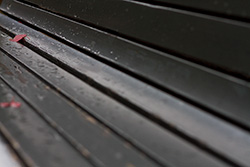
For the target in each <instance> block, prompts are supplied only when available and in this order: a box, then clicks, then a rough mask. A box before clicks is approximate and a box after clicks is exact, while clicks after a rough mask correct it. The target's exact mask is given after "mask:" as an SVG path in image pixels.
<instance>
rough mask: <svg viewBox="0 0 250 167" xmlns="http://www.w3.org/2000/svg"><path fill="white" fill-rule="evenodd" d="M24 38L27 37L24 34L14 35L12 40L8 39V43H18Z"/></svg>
mask: <svg viewBox="0 0 250 167" xmlns="http://www.w3.org/2000/svg"><path fill="white" fill-rule="evenodd" d="M26 36H27V35H26V34H20V35H16V36H15V37H14V38H13V39H10V41H12V42H19V41H20V40H22V39H23V38H25V37H26Z"/></svg>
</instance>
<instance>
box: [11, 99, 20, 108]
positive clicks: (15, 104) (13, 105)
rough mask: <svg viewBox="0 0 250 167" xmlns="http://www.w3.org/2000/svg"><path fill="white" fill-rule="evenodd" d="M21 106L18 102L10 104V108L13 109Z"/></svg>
mask: <svg viewBox="0 0 250 167" xmlns="http://www.w3.org/2000/svg"><path fill="white" fill-rule="evenodd" d="M20 106H21V103H19V102H14V101H12V102H10V107H13V108H19V107H20Z"/></svg>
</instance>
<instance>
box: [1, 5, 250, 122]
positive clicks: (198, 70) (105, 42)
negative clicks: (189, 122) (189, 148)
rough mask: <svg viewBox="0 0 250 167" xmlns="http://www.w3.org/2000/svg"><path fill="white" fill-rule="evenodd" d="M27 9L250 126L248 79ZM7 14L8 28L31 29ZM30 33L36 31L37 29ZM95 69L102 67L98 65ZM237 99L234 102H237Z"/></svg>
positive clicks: (89, 46) (98, 52) (51, 26)
mask: <svg viewBox="0 0 250 167" xmlns="http://www.w3.org/2000/svg"><path fill="white" fill-rule="evenodd" d="M24 9H25V10H27V11H29V12H30V13H33V12H34V14H35V15H36V19H37V20H39V22H38V24H39V26H40V27H41V28H43V29H45V30H48V31H54V30H58V31H57V32H58V33H59V32H62V34H61V35H60V34H58V35H59V36H61V37H62V38H63V36H62V35H68V36H67V38H66V40H67V41H68V40H69V41H73V40H77V41H78V42H82V47H83V48H85V49H86V50H88V51H90V52H92V53H93V54H94V55H92V56H93V57H97V58H100V57H101V58H103V59H105V60H108V61H109V62H112V64H116V65H117V66H119V67H122V68H123V69H126V70H128V71H130V72H132V73H133V74H134V73H135V74H136V75H138V76H140V77H142V78H145V79H146V80H149V81H150V83H155V84H156V86H157V87H158V85H160V87H163V89H167V90H170V91H173V92H174V93H176V94H178V95H180V96H182V97H183V98H185V99H190V100H191V101H193V102H194V103H196V104H200V105H202V106H205V107H206V108H209V109H212V110H214V112H215V113H216V114H219V115H222V116H223V117H227V118H229V119H230V120H232V121H235V122H237V123H238V124H242V125H243V126H247V127H249V125H250V123H249V121H248V120H249V119H250V113H249V112H248V111H249V108H250V106H249V105H250V103H249V100H248V99H250V97H249V96H250V94H249V93H247V92H249V83H248V82H244V81H241V80H239V79H237V78H234V77H231V76H229V75H224V74H222V73H219V72H216V71H214V70H210V69H208V68H204V67H202V66H199V65H196V64H193V63H190V62H187V61H183V60H181V59H176V58H174V57H172V56H170V55H168V54H164V53H161V52H157V51H155V50H151V49H149V48H145V47H142V46H140V45H139V46H138V45H136V44H134V43H131V42H128V41H124V40H121V39H117V38H115V37H113V36H109V35H107V34H105V33H101V32H98V31H96V30H92V29H90V28H89V27H82V26H81V25H79V24H76V23H72V22H69V21H68V20H64V19H60V18H58V17H55V16H53V15H50V14H48V13H45V12H40V11H36V10H32V9H31V8H24ZM16 12H18V10H16ZM16 14H20V15H21V14H22V12H21V11H20V13H16ZM23 17H24V16H23ZM1 18H2V22H3V24H2V26H4V27H5V28H6V29H9V30H10V31H12V32H14V33H17V32H18V31H17V30H19V29H17V27H18V28H20V30H23V32H25V33H28V32H27V31H25V29H26V28H24V27H23V28H21V27H22V24H15V25H14V27H16V28H13V25H12V22H11V21H8V19H4V17H1ZM42 18H47V20H42ZM24 19H25V20H29V19H32V17H31V16H30V15H25V18H24ZM50 20H53V21H50ZM30 23H32V24H35V21H34V20H33V21H32V20H31V21H30ZM13 24H14V23H13ZM62 25H67V29H71V30H72V31H71V32H68V31H66V29H64V30H63V28H62ZM28 31H29V32H32V30H31V29H29V30H28ZM30 35H31V36H32V34H30ZM33 36H34V37H35V39H33V41H40V42H39V43H38V45H43V46H44V49H43V50H44V51H45V52H46V53H49V52H50V50H49V48H50V47H55V49H58V51H55V53H56V55H57V57H56V58H57V59H60V60H61V61H64V62H65V61H66V60H67V62H66V64H69V66H70V67H71V68H73V69H76V70H75V71H78V73H82V71H83V69H81V67H82V66H84V64H81V63H83V62H82V61H76V62H75V63H76V64H74V65H70V64H72V63H70V61H73V58H71V59H65V58H61V56H60V55H59V54H58V53H61V54H65V53H63V51H62V50H61V51H60V50H59V49H60V47H56V46H53V45H52V43H53V42H52V41H51V42H50V44H48V43H47V42H43V40H42V39H43V38H44V37H45V36H39V38H38V37H36V36H37V34H36V32H33ZM33 44H34V45H35V46H37V47H38V45H37V44H36V43H35V42H33ZM74 44H77V43H74ZM51 45H52V46H51ZM73 54H75V53H69V54H67V55H66V57H69V55H73ZM73 57H74V56H73ZM77 57H78V58H81V57H82V56H81V55H79V56H77ZM63 59H65V60H63ZM95 62H96V61H94V62H91V64H93V66H95ZM91 69H93V71H96V69H95V68H91ZM97 69H99V67H97ZM83 72H84V71H83ZM98 72H100V71H98ZM79 75H82V74H79ZM85 75H86V74H85ZM104 80H105V77H104ZM112 85H113V83H112V84H110V86H109V87H111V88H112V89H113V90H114V87H113V86H112ZM119 89H120V88H119V87H118V89H116V90H114V91H118V90H119ZM118 92H119V91H118ZM232 101H233V102H234V103H231V102H232Z"/></svg>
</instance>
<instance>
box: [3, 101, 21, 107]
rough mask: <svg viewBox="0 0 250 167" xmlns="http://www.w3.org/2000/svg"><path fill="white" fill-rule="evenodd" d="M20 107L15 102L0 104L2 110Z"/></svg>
mask: <svg viewBox="0 0 250 167" xmlns="http://www.w3.org/2000/svg"><path fill="white" fill-rule="evenodd" d="M20 106H21V103H19V102H15V101H14V100H12V101H11V102H2V103H0V107H2V108H7V107H12V108H19V107H20Z"/></svg>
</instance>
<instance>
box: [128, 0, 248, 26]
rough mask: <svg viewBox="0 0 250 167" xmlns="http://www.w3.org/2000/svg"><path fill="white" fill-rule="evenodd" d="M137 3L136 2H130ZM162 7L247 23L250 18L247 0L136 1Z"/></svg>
mask: <svg viewBox="0 0 250 167" xmlns="http://www.w3.org/2000/svg"><path fill="white" fill-rule="evenodd" d="M131 1H137V0H131ZM138 1H141V2H145V3H153V4H158V5H163V6H166V7H168V6H170V7H176V8H180V9H185V10H191V11H195V12H198V13H199V12H201V13H207V14H212V15H219V16H222V17H229V18H233V19H240V20H241V19H242V20H245V19H246V21H248V20H249V18H250V2H249V1H248V0H241V1H235V0H185V1H183V0H138Z"/></svg>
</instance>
